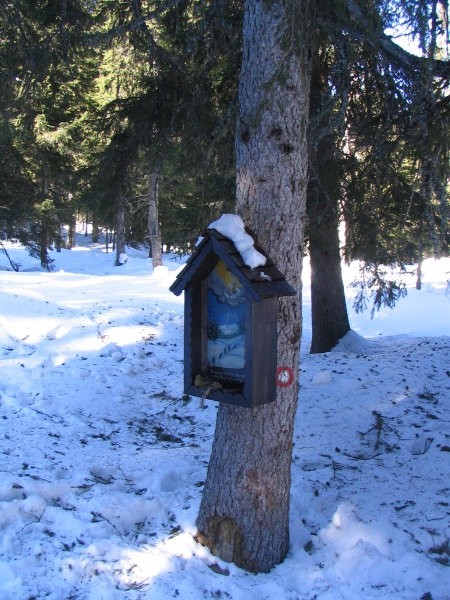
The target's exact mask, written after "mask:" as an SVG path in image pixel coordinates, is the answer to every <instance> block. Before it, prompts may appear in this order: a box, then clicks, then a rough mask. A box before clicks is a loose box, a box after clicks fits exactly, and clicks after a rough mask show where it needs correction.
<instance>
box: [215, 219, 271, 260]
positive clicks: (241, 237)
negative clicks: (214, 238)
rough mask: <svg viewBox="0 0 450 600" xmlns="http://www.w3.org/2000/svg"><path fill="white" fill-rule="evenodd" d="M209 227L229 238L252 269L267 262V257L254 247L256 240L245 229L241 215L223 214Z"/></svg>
mask: <svg viewBox="0 0 450 600" xmlns="http://www.w3.org/2000/svg"><path fill="white" fill-rule="evenodd" d="M208 229H215V230H216V231H218V232H219V233H221V234H222V235H224V236H225V237H227V238H229V239H230V240H231V241H232V242H233V244H234V245H235V246H236V249H237V250H238V251H239V253H240V255H241V257H242V260H243V261H244V263H245V264H246V265H247V266H248V267H250V268H251V269H255V268H256V267H262V266H264V265H265V264H266V257H265V256H264V254H261V252H258V250H256V248H255V247H254V240H253V238H252V236H251V235H249V234H248V233H247V232H246V231H245V225H244V221H243V220H242V219H241V217H240V216H239V215H232V214H225V215H222V216H221V217H220V218H219V219H217V221H213V222H212V223H211V224H210V225H208Z"/></svg>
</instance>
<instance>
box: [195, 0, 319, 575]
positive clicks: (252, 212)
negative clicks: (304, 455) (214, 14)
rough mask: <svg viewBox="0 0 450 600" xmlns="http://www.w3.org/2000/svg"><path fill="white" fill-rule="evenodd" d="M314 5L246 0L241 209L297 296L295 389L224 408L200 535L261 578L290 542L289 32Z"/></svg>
mask: <svg viewBox="0 0 450 600" xmlns="http://www.w3.org/2000/svg"><path fill="white" fill-rule="evenodd" d="M307 6H308V2H305V1H303V0H295V2H291V1H290V0H289V1H283V0H274V1H272V2H265V1H264V0H247V1H246V3H245V9H244V26H243V27H244V29H243V33H244V43H243V58H242V66H241V75H240V87H239V102H240V106H239V118H238V124H237V130H236V163H237V164H236V166H237V192H236V193H237V196H236V205H237V212H238V213H239V214H240V215H241V216H242V218H243V220H244V222H245V223H246V225H248V226H249V227H250V228H251V229H252V230H253V231H254V232H255V233H256V236H257V238H258V242H259V243H260V244H261V246H262V247H263V248H264V249H266V251H267V253H268V254H269V255H271V258H272V259H273V260H274V262H275V263H276V264H277V266H278V267H279V268H280V270H281V271H282V272H284V274H285V275H286V278H287V280H288V281H289V282H290V283H291V284H292V285H293V286H294V287H296V288H297V289H298V290H299V294H298V296H296V297H291V298H283V299H282V300H280V308H279V315H278V365H279V366H285V367H290V368H291V369H292V370H293V372H294V374H295V376H294V381H293V383H292V385H290V386H289V387H279V388H278V393H277V397H276V401H275V402H273V403H270V404H267V405H264V406H261V407H259V408H255V409H247V408H241V407H235V406H232V405H227V404H221V405H220V406H219V411H218V416H217V423H216V431H215V436H214V442H213V447H212V452H211V459H210V463H209V468H208V475H207V480H206V483H205V488H204V492H203V497H202V502H201V506H200V511H199V515H198V519H197V527H198V532H199V533H198V538H197V539H199V540H200V541H202V542H203V543H205V544H206V545H207V546H209V547H210V548H211V549H212V551H213V553H215V554H217V555H218V556H220V557H221V558H222V559H224V560H226V561H233V562H234V563H235V564H237V565H238V566H240V567H242V568H244V569H247V570H249V571H253V572H266V571H269V570H270V569H271V568H272V567H273V566H274V565H275V564H277V563H279V562H281V561H282V560H283V559H284V557H285V556H286V553H287V551H288V546H289V499H290V482H291V479H290V476H291V475H290V467H291V455H292V435H293V425H294V416H295V412H296V408H297V399H298V366H299V364H298V363H299V348H300V336H301V298H300V295H301V292H300V288H301V266H302V252H303V220H304V209H305V199H306V186H307V162H308V161H307V144H306V128H307V121H308V95H309V80H308V69H307V68H306V64H305V63H306V58H305V56H306V54H307V53H306V52H305V54H303V53H302V52H301V51H300V50H301V48H300V46H299V44H298V40H295V41H292V40H291V39H290V38H289V35H290V33H291V30H293V29H294V28H295V31H296V32H297V31H307V30H308V27H307V21H306V16H305V15H304V14H301V12H303V11H304V10H305V8H306V7H307ZM294 11H295V14H294ZM302 28H303V29H302ZM304 42H305V40H304V39H303V43H304ZM290 44H293V45H290ZM261 351H264V350H263V349H261Z"/></svg>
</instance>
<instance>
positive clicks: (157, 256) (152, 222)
mask: <svg viewBox="0 0 450 600" xmlns="http://www.w3.org/2000/svg"><path fill="white" fill-rule="evenodd" d="M148 235H149V238H150V257H151V258H152V264H153V268H155V267H160V266H161V265H162V255H161V230H160V228H159V217H158V172H157V171H156V170H155V171H153V172H152V174H151V176H150V189H149V198H148Z"/></svg>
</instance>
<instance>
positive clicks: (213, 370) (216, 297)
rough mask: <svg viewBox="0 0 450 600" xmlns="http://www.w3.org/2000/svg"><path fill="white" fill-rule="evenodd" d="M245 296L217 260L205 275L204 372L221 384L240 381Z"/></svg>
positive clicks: (241, 374) (223, 264) (224, 266)
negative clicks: (206, 362) (205, 351)
mask: <svg viewBox="0 0 450 600" xmlns="http://www.w3.org/2000/svg"><path fill="white" fill-rule="evenodd" d="M246 307H247V296H246V294H245V292H244V289H243V287H242V284H241V283H240V282H239V280H238V279H237V278H236V277H235V276H234V275H233V274H232V273H231V272H230V271H229V270H228V269H227V267H226V265H225V263H224V262H223V261H219V262H218V263H217V265H216V267H215V268H214V270H213V271H212V272H211V274H210V275H209V277H208V296H207V317H208V338H207V358H208V375H209V377H210V378H211V379H213V380H214V381H219V382H221V383H223V384H231V385H232V384H242V383H243V381H244V352H245V320H246Z"/></svg>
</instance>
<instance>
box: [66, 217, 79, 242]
mask: <svg viewBox="0 0 450 600" xmlns="http://www.w3.org/2000/svg"><path fill="white" fill-rule="evenodd" d="M76 231H77V217H76V215H72V218H71V219H70V223H69V235H68V237H67V248H68V249H69V250H70V249H71V248H74V247H75V234H76Z"/></svg>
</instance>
